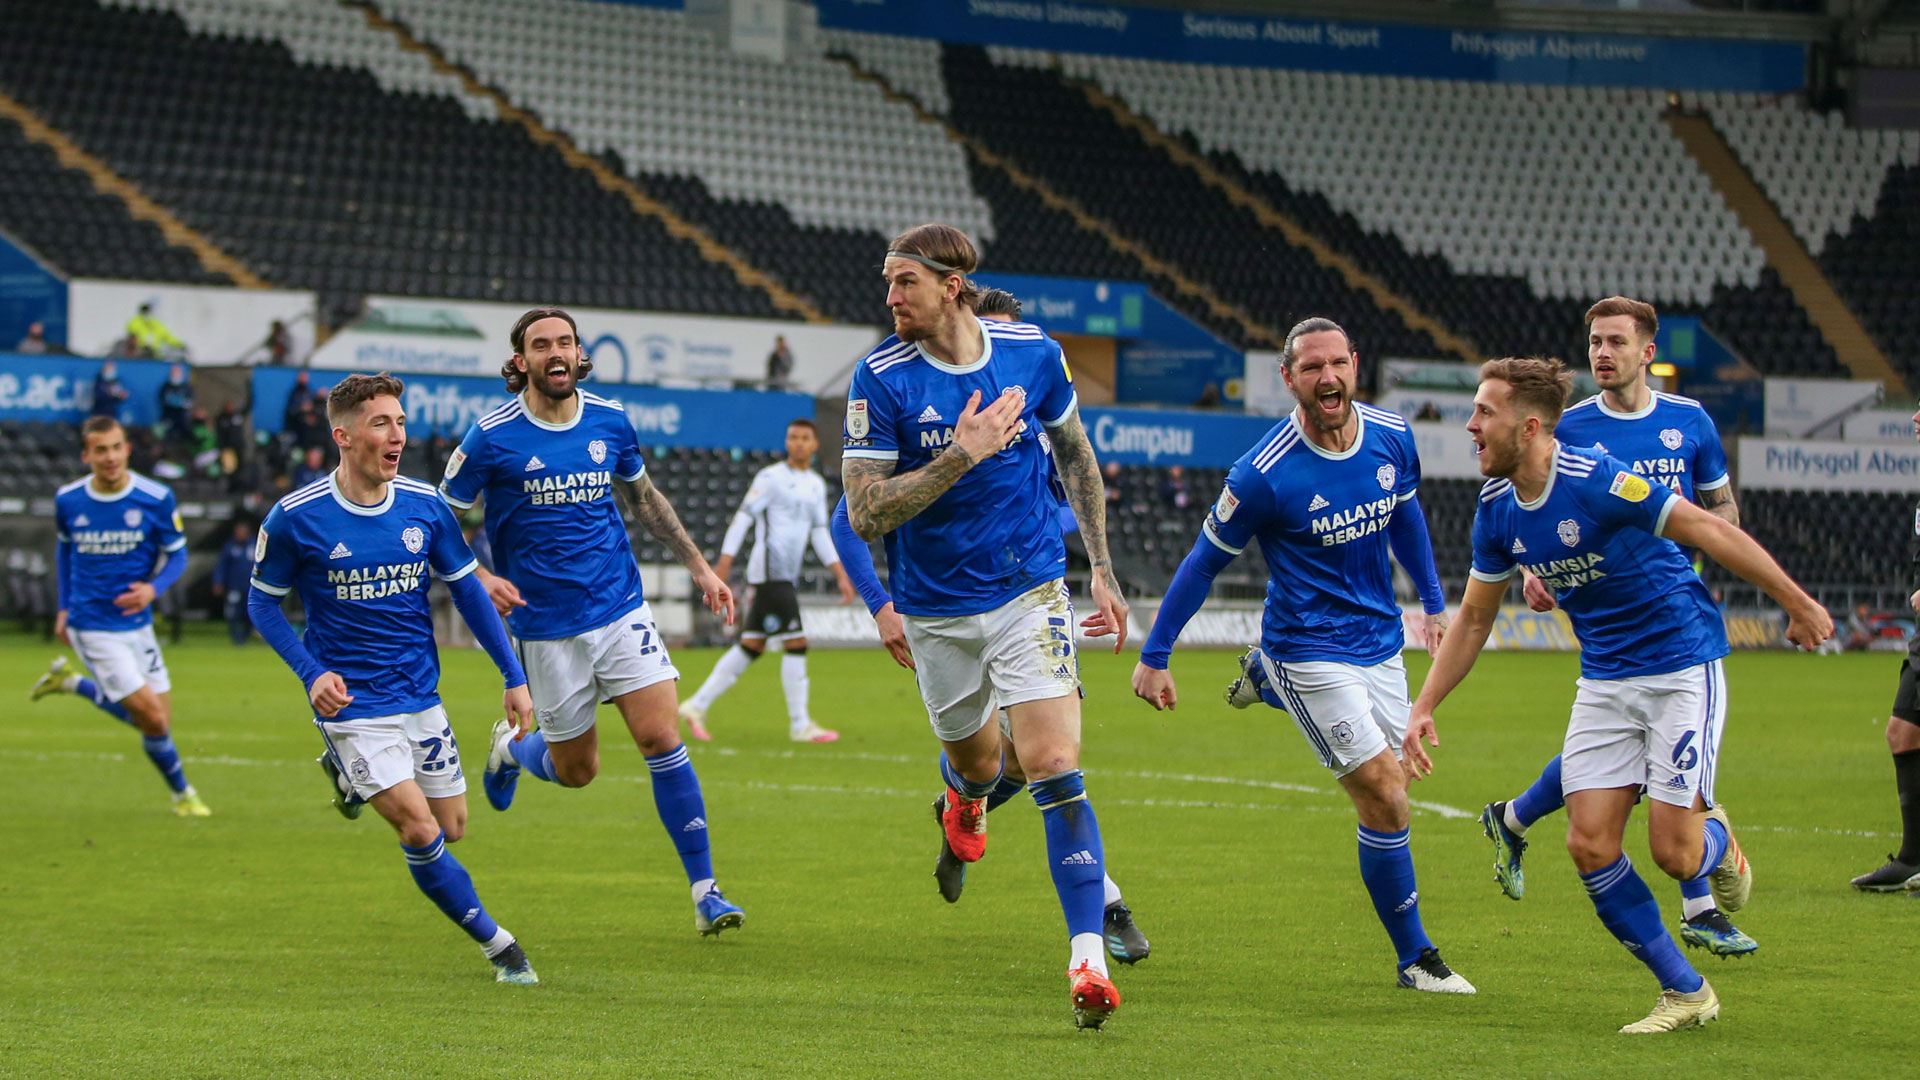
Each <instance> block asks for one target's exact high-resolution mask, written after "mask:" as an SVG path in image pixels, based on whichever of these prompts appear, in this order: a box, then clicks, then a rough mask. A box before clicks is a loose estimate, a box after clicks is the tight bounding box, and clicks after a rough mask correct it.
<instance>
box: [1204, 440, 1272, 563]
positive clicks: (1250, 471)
mask: <svg viewBox="0 0 1920 1080" xmlns="http://www.w3.org/2000/svg"><path fill="white" fill-rule="evenodd" d="M1272 508H1273V488H1271V487H1269V486H1268V485H1267V478H1266V475H1265V474H1264V473H1262V472H1260V471H1259V470H1258V469H1256V468H1254V467H1253V465H1252V464H1251V463H1250V462H1247V461H1245V460H1242V461H1238V462H1235V463H1234V466H1233V469H1232V471H1230V472H1228V473H1227V483H1226V486H1224V487H1222V488H1221V489H1220V497H1219V498H1218V499H1215V500H1214V502H1213V509H1212V510H1210V511H1208V512H1207V520H1206V522H1205V523H1204V524H1202V525H1201V526H1200V531H1201V533H1202V534H1203V535H1204V536H1205V538H1206V539H1208V540H1211V541H1213V543H1214V544H1215V545H1216V546H1218V547H1219V548H1221V549H1222V550H1224V551H1226V552H1227V553H1228V554H1229V555H1238V554H1240V552H1241V551H1242V550H1244V549H1245V548H1246V546H1247V544H1248V543H1250V542H1251V541H1252V540H1253V537H1254V535H1255V534H1256V533H1258V532H1259V531H1260V526H1261V524H1262V523H1264V522H1265V521H1266V518H1267V515H1268V514H1269V513H1271V512H1272Z"/></svg>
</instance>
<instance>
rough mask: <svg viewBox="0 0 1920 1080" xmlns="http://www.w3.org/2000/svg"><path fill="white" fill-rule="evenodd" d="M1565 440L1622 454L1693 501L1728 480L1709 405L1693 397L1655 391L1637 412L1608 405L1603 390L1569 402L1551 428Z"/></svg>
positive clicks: (1562, 442) (1723, 451)
mask: <svg viewBox="0 0 1920 1080" xmlns="http://www.w3.org/2000/svg"><path fill="white" fill-rule="evenodd" d="M1553 434H1554V437H1555V438H1557V439H1559V440H1560V445H1562V446H1591V447H1594V448H1596V449H1598V450H1599V451H1600V452H1601V453H1603V454H1607V455H1609V456H1612V457H1616V458H1619V459H1620V460H1621V461H1624V462H1626V463H1627V467H1628V468H1630V469H1632V470H1633V471H1634V472H1636V473H1639V474H1640V475H1641V476H1644V477H1646V478H1647V479H1649V480H1657V481H1659V482H1660V483H1662V484H1665V485H1666V486H1668V487H1670V488H1672V489H1673V490H1674V491H1676V492H1678V493H1679V495H1680V497H1681V498H1683V499H1686V500H1688V501H1689V502H1692V501H1694V500H1695V496H1696V493H1698V492H1701V491H1712V490H1714V489H1715V488H1721V487H1725V486H1727V484H1728V482H1729V481H1730V477H1728V476H1727V451H1726V448H1725V447H1724V446H1722V445H1721V443H1720V432H1719V430H1718V429H1717V428H1715V427H1714V426H1713V418H1712V417H1710V416H1708V415H1707V410H1706V409H1705V408H1704V407H1702V406H1701V404H1700V403H1699V402H1697V401H1695V400H1693V399H1692V398H1689V397H1681V396H1680V395H1678V394H1663V393H1660V392H1658V391H1655V392H1654V395H1653V399H1652V400H1651V401H1649V402H1647V405H1646V407H1645V408H1643V409H1641V410H1639V411H1638V412H1631V413H1623V412H1620V411H1618V410H1615V409H1610V408H1608V407H1607V404H1606V402H1604V401H1602V400H1601V398H1600V395H1598V394H1595V395H1594V396H1592V397H1590V398H1588V399H1586V400H1585V401H1582V402H1579V403H1577V404H1574V405H1570V406H1568V407H1567V411H1566V412H1565V413H1564V414H1563V415H1562V416H1561V417H1560V423H1559V424H1558V425H1557V426H1556V427H1555V428H1554V429H1553Z"/></svg>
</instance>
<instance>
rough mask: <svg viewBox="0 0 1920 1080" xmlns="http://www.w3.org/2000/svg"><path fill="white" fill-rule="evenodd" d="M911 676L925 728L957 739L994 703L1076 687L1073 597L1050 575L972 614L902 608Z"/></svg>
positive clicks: (1070, 690)
mask: <svg viewBox="0 0 1920 1080" xmlns="http://www.w3.org/2000/svg"><path fill="white" fill-rule="evenodd" d="M902 621H903V622H904V623H905V624H906V632H907V645H908V647H909V648H911V649H912V650H913V657H914V678H915V680H916V681H918V682H919V684H920V700H921V701H922V702H924V703H925V704H926V706H927V720H928V721H929V722H930V723H932V724H933V733H934V734H935V735H938V736H939V737H940V738H941V740H943V741H945V742H958V741H959V740H961V739H964V738H966V737H967V736H969V735H972V734H973V733H974V732H976V731H979V730H980V728H981V727H982V726H983V725H985V724H986V722H987V720H988V718H990V717H991V716H993V711H994V710H995V709H1004V708H1006V707H1007V706H1009V705H1019V704H1021V703H1023V702H1028V701H1045V700H1047V699H1049V698H1057V697H1066V696H1067V695H1069V694H1073V693H1076V692H1078V691H1079V689H1080V657H1079V656H1078V654H1076V653H1075V652H1074V645H1073V633H1074V631H1073V602H1072V601H1071V600H1069V599H1068V597H1067V585H1066V582H1065V581H1061V580H1058V579H1056V580H1053V581H1049V582H1047V583H1046V584H1044V585H1036V586H1034V587H1033V588H1031V589H1029V590H1027V591H1026V592H1024V593H1021V594H1020V595H1019V596H1016V597H1014V598H1013V599H1012V600H1010V601H1008V602H1007V603H1005V604H1002V605H1000V606H999V607H997V608H994V609H993V610H992V611H985V612H981V613H980V614H978V615H953V616H920V615H907V616H904V617H903V619H902Z"/></svg>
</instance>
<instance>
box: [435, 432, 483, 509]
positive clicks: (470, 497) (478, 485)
mask: <svg viewBox="0 0 1920 1080" xmlns="http://www.w3.org/2000/svg"><path fill="white" fill-rule="evenodd" d="M486 456H487V433H486V432H484V431H482V430H480V425H479V424H475V425H473V426H472V427H470V428H468V429H467V436H466V438H464V439H461V440H460V445H459V446H456V447H454V450H453V453H451V454H449V455H447V470H446V472H445V473H443V474H442V475H441V477H440V497H441V498H443V499H445V500H447V502H449V503H451V504H453V505H454V506H457V507H459V508H460V509H462V510H471V509H472V508H473V504H474V503H475V502H477V501H479V498H480V493H481V492H482V491H484V490H485V489H486V486H487V470H486Z"/></svg>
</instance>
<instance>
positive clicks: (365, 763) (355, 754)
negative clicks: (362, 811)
mask: <svg viewBox="0 0 1920 1080" xmlns="http://www.w3.org/2000/svg"><path fill="white" fill-rule="evenodd" d="M314 724H315V726H317V727H319V729H320V737H321V738H322V739H325V740H326V742H327V749H329V750H331V751H333V756H334V760H335V762H336V763H337V764H338V765H339V766H340V772H341V773H342V775H344V776H346V778H347V781H348V782H349V783H351V784H352V785H353V793H354V794H355V795H358V796H360V797H361V798H363V799H371V798H373V797H374V796H375V795H378V794H380V793H381V792H383V791H385V790H387V789H388V788H390V787H393V786H394V785H395V784H398V783H400V782H401V781H402V780H412V781H414V782H415V783H418V784H419V785H420V790H421V791H423V792H425V793H426V796H427V798H429V799H450V798H452V797H453V796H455V795H465V794H466V793H467V777H466V774H465V773H464V772H462V771H461V769H460V745H459V743H457V742H455V741H454V738H453V725H452V724H451V723H449V722H448V721H447V710H446V709H444V708H442V707H441V706H439V705H435V706H434V707H433V708H431V709H422V710H421V711H419V712H411V713H401V714H399V715H397V716H365V717H361V718H359V719H357V720H320V719H315V720H314Z"/></svg>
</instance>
